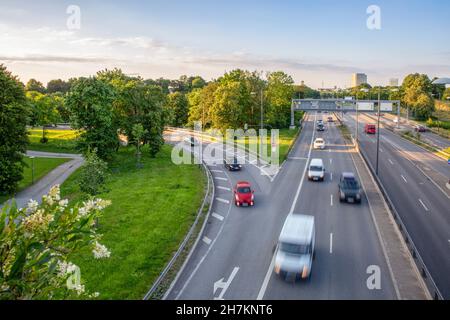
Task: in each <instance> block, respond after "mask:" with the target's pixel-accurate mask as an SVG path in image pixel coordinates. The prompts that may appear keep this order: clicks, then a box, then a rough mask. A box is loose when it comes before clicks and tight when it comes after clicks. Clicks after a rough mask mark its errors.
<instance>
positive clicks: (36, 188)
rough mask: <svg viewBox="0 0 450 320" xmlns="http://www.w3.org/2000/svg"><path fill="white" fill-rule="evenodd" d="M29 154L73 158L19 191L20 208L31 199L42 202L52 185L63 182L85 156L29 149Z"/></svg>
mask: <svg viewBox="0 0 450 320" xmlns="http://www.w3.org/2000/svg"><path fill="white" fill-rule="evenodd" d="M27 156H33V157H36V158H66V159H72V160H71V161H68V162H66V163H64V164H62V165H60V166H59V167H57V168H55V169H53V170H52V171H50V172H49V173H48V174H47V175H46V176H45V177H43V178H42V179H40V180H39V181H37V182H36V183H35V184H33V185H32V186H29V187H28V188H26V189H24V190H22V191H20V192H19V193H17V194H16V196H15V199H16V202H17V206H18V207H19V208H23V207H25V206H26V205H27V203H28V201H29V200H30V199H33V200H36V201H38V202H41V198H42V196H43V195H45V194H47V193H48V192H49V191H50V188H51V187H53V186H54V185H57V184H59V185H60V184H62V183H63V182H64V181H66V179H67V178H69V176H70V175H71V174H72V173H73V172H74V171H75V170H77V169H78V168H79V167H80V166H81V165H82V164H83V163H84V159H83V157H82V156H81V155H79V154H66V153H50V152H39V151H28V152H27ZM0 207H1V206H0Z"/></svg>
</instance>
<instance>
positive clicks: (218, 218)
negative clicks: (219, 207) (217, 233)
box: [212, 212, 223, 221]
mask: <svg viewBox="0 0 450 320" xmlns="http://www.w3.org/2000/svg"><path fill="white" fill-rule="evenodd" d="M212 216H213V217H214V218H216V219H217V220H220V221H223V217H222V216H221V215H220V214H218V213H215V212H213V214H212Z"/></svg>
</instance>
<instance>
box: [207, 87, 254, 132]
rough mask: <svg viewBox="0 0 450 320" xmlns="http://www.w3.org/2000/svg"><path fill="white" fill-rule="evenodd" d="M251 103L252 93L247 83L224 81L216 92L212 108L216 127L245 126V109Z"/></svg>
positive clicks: (223, 129) (213, 122) (213, 124)
mask: <svg viewBox="0 0 450 320" xmlns="http://www.w3.org/2000/svg"><path fill="white" fill-rule="evenodd" d="M249 105H251V95H250V92H248V90H247V88H245V84H244V83H242V82H238V81H224V82H223V83H221V84H220V85H219V86H218V88H217V90H216V91H215V93H214V103H213V105H212V108H211V121H212V126H213V127H214V128H218V129H221V130H222V131H223V132H225V130H226V129H237V128H243V126H244V124H245V123H246V122H247V121H246V120H247V119H245V118H244V117H243V114H244V110H245V109H246V108H248V106H249Z"/></svg>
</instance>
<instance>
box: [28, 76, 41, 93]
mask: <svg viewBox="0 0 450 320" xmlns="http://www.w3.org/2000/svg"><path fill="white" fill-rule="evenodd" d="M25 90H26V91H37V92H39V93H45V87H44V85H43V84H42V82H39V81H37V80H36V79H30V80H28V82H27V85H26V86H25Z"/></svg>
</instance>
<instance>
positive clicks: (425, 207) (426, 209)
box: [419, 199, 430, 211]
mask: <svg viewBox="0 0 450 320" xmlns="http://www.w3.org/2000/svg"><path fill="white" fill-rule="evenodd" d="M419 202H420V204H421V205H422V207H423V208H424V209H425V211H430V210H429V209H428V208H427V206H426V205H425V203H423V201H422V199H419Z"/></svg>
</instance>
